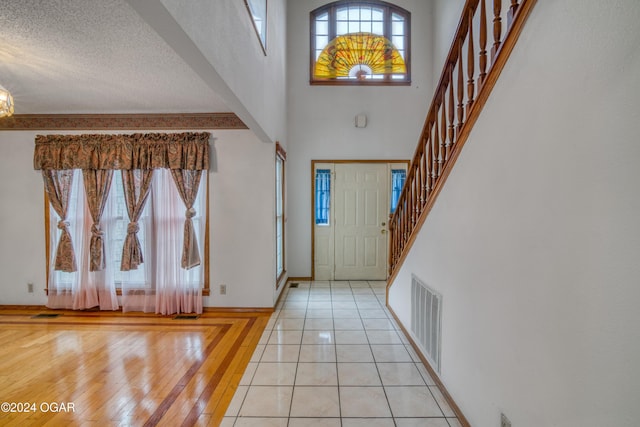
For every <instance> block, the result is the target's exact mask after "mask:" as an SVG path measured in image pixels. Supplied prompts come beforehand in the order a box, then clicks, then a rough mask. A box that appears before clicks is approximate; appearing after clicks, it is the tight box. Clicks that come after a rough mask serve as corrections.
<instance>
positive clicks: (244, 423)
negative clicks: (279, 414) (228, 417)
mask: <svg viewBox="0 0 640 427" xmlns="http://www.w3.org/2000/svg"><path fill="white" fill-rule="evenodd" d="M287 422H288V419H287V418H259V417H255V418H254V417H251V418H242V417H238V419H237V420H236V423H235V424H234V427H287Z"/></svg>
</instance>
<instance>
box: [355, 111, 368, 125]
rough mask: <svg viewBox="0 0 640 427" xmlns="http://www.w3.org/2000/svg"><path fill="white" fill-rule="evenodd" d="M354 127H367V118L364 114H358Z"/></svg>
mask: <svg viewBox="0 0 640 427" xmlns="http://www.w3.org/2000/svg"><path fill="white" fill-rule="evenodd" d="M356 127H357V128H366V127H367V116H366V115H365V114H358V115H357V116H356Z"/></svg>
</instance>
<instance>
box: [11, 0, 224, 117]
mask: <svg viewBox="0 0 640 427" xmlns="http://www.w3.org/2000/svg"><path fill="white" fill-rule="evenodd" d="M0 85H3V86H4V87H6V88H7V89H9V90H10V91H11V93H12V94H13V96H14V100H15V104H16V114H43V113H50V114H64V113H85V114H90V113H182V112H228V111H230V109H229V108H228V107H227V106H226V105H225V103H224V102H223V100H222V99H221V98H220V97H219V96H217V95H216V94H215V93H214V92H213V91H212V90H211V89H210V88H209V86H207V85H206V84H205V83H204V82H203V81H202V80H201V79H200V77H199V76H198V75H197V74H196V73H195V72H194V71H193V70H192V69H191V68H189V66H187V64H185V62H184V61H183V60H182V59H181V58H180V57H179V56H178V55H177V54H176V53H175V52H174V51H173V50H172V49H171V48H170V47H169V46H168V45H167V44H166V43H165V42H164V40H163V39H162V38H161V37H160V36H159V35H158V34H157V33H156V32H155V31H153V30H152V29H151V28H150V27H149V26H148V25H147V24H146V23H145V22H144V21H143V20H142V19H141V18H140V16H139V15H138V14H137V13H136V12H135V11H134V10H133V9H132V8H131V7H130V6H129V5H128V4H127V3H126V2H125V1H124V0H1V1H0Z"/></svg>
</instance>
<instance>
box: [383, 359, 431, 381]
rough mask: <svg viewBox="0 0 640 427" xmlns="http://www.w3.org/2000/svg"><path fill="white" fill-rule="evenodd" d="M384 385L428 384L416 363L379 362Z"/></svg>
mask: <svg viewBox="0 0 640 427" xmlns="http://www.w3.org/2000/svg"><path fill="white" fill-rule="evenodd" d="M378 372H380V378H381V379H382V384H384V385H426V384H425V382H424V380H423V379H422V375H420V372H419V371H418V368H416V365H415V364H414V363H378Z"/></svg>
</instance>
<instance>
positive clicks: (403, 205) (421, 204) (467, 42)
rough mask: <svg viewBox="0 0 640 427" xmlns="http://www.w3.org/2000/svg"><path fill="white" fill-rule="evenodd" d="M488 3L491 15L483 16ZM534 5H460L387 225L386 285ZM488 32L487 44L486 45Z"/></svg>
mask: <svg viewBox="0 0 640 427" xmlns="http://www.w3.org/2000/svg"><path fill="white" fill-rule="evenodd" d="M488 3H489V4H490V5H491V6H493V7H492V10H488V8H487V4H488ZM535 3H536V0H520V1H518V0H511V2H510V5H508V6H507V7H506V8H504V9H503V7H502V1H501V0H467V2H466V3H465V5H464V9H463V12H462V17H461V18H460V22H459V24H458V28H457V31H456V33H455V36H454V39H453V43H452V45H451V49H450V50H449V54H448V56H447V59H446V62H445V64H444V67H443V70H442V74H441V76H440V81H439V82H438V85H437V86H436V90H435V94H434V97H433V101H432V103H431V106H430V108H429V112H428V114H427V118H426V120H425V124H424V127H423V130H422V134H421V136H420V140H419V141H418V146H417V148H416V151H415V154H414V156H413V160H412V161H411V165H410V166H409V170H408V171H407V177H406V180H405V185H404V188H403V190H402V193H401V195H400V198H399V201H398V206H397V207H396V210H395V212H394V214H393V215H392V216H391V219H390V221H389V233H390V235H389V236H390V242H389V246H390V248H389V249H390V250H389V279H388V284H391V283H392V282H393V279H394V278H395V275H396V274H397V272H398V270H399V267H400V266H401V265H402V262H403V261H404V258H405V257H406V255H407V253H408V251H409V249H410V248H411V246H412V244H413V242H414V240H415V237H416V235H417V233H418V231H419V230H420V228H421V227H422V224H423V223H424V221H425V219H426V216H427V214H428V212H429V211H430V210H431V208H432V206H433V204H434V202H435V200H436V197H437V196H438V194H439V193H440V191H441V189H442V186H443V185H444V183H445V181H446V179H447V177H448V175H449V173H450V171H451V168H452V167H453V165H454V164H455V161H456V159H457V158H458V156H459V154H460V150H461V149H462V147H463V146H464V144H465V142H466V141H467V138H468V136H469V133H470V131H471V128H472V127H473V125H474V123H475V121H476V120H477V118H478V116H479V115H480V111H481V110H482V108H483V106H484V104H485V102H486V100H487V98H488V96H489V94H490V92H491V90H492V89H493V86H494V85H495V83H496V81H497V79H498V76H499V75H500V72H501V71H502V69H503V68H504V65H505V63H506V61H507V59H508V57H509V55H510V54H511V51H512V50H513V47H514V46H515V43H516V41H517V39H518V36H519V35H520V32H521V31H522V28H523V26H524V23H525V21H526V19H527V17H528V16H529V14H530V12H531V10H532V8H533V6H534V5H535ZM505 19H506V21H507V23H506V25H505V24H504V21H505ZM489 27H492V30H493V31H492V40H488V31H489ZM503 30H504V34H503ZM488 50H489V51H488ZM489 56H490V57H489ZM476 58H477V66H476Z"/></svg>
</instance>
